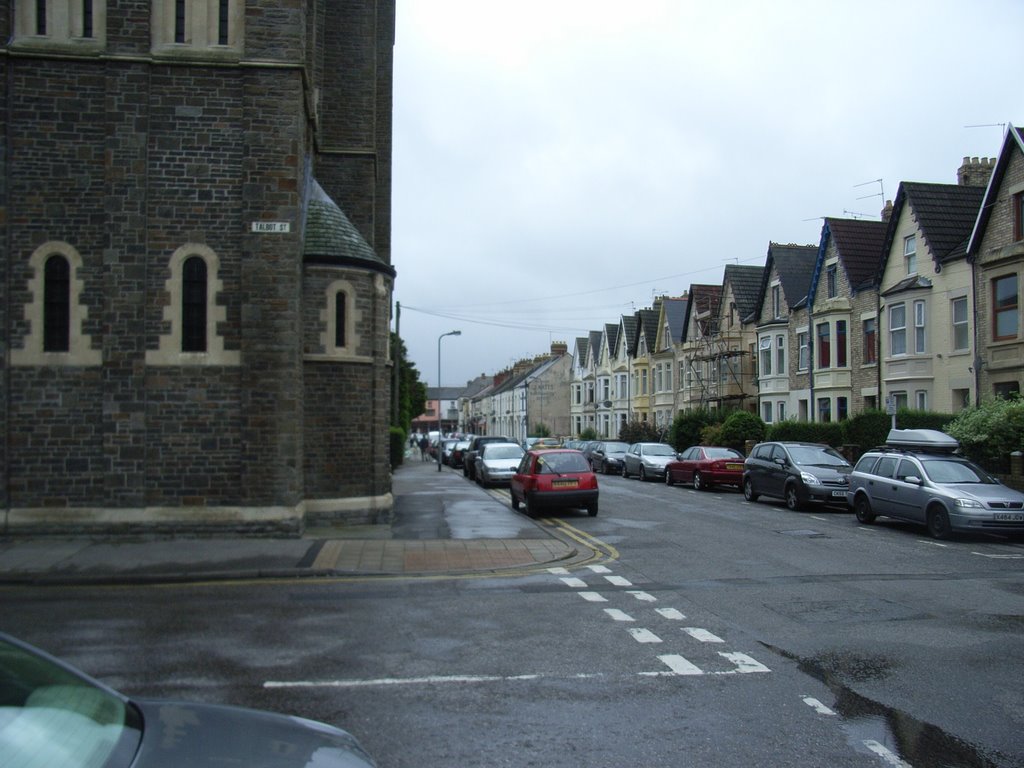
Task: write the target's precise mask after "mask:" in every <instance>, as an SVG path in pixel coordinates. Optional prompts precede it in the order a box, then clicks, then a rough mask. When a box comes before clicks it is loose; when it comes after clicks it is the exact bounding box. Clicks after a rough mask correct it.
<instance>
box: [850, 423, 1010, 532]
mask: <svg viewBox="0 0 1024 768" xmlns="http://www.w3.org/2000/svg"><path fill="white" fill-rule="evenodd" d="M956 447H957V442H956V440H955V439H953V438H952V437H950V436H949V435H947V434H945V433H944V432H938V431H937V430H931V429H913V430H911V429H894V430H892V431H891V432H890V433H889V438H888V440H887V442H886V445H884V446H882V447H880V448H875V449H873V450H871V451H868V452H867V453H865V454H864V455H863V456H861V458H860V460H859V461H858V462H857V465H856V466H855V467H854V469H853V473H852V474H851V475H850V489H849V491H848V493H847V502H848V503H849V505H850V506H851V507H853V511H854V512H855V513H856V515H857V520H858V521H860V522H861V523H863V524H865V525H868V524H870V523H873V522H874V521H875V518H876V517H877V516H885V517H892V518H896V519H898V520H906V521H908V522H912V523H920V524H921V525H924V526H926V527H927V529H928V533H930V534H931V535H932V536H933V537H934V538H936V539H944V538H947V537H948V536H949V535H950V534H951V533H953V532H955V531H963V532H975V533H978V532H998V533H1024V493H1021V492H1020V491H1016V490H1014V489H1012V488H1009V487H1007V486H1005V485H1003V484H1002V483H1001V482H999V480H997V479H996V478H994V477H993V476H992V475H990V474H989V473H988V472H986V471H985V470H983V469H982V468H981V467H979V466H978V465H977V464H974V463H973V462H971V461H968V460H967V459H965V458H963V457H962V456H959V455H956V454H955V453H953V451H954V450H955V449H956Z"/></svg>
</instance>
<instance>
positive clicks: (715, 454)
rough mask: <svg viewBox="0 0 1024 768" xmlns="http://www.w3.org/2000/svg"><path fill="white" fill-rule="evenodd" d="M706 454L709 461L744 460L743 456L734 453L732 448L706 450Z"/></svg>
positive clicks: (736, 452) (737, 452)
mask: <svg viewBox="0 0 1024 768" xmlns="http://www.w3.org/2000/svg"><path fill="white" fill-rule="evenodd" d="M704 452H705V453H706V454H707V456H708V458H709V459H742V458H743V454H742V453H740V452H739V451H734V450H733V449H732V448H705V449H704Z"/></svg>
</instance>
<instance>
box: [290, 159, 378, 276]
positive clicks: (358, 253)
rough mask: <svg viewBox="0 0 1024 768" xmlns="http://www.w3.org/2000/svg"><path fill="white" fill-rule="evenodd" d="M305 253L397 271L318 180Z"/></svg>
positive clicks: (308, 204)
mask: <svg viewBox="0 0 1024 768" xmlns="http://www.w3.org/2000/svg"><path fill="white" fill-rule="evenodd" d="M305 214H306V220H305V223H304V227H303V243H302V255H303V256H304V257H305V258H307V259H309V258H316V257H320V258H327V259H330V260H332V261H333V260H341V261H344V262H347V263H353V262H354V263H362V264H364V265H365V266H367V267H370V268H372V269H374V270H375V271H378V272H387V273H388V274H391V275H394V273H395V271H394V269H393V268H392V267H391V265H390V264H388V263H386V262H385V261H384V260H383V259H381V258H380V257H379V256H378V255H377V254H376V252H375V251H374V250H373V248H371V247H370V244H369V243H367V242H366V240H365V239H364V238H363V236H362V235H361V234H360V233H359V230H358V229H356V227H355V225H353V224H352V222H351V221H349V218H348V216H346V215H345V212H344V211H342V210H341V208H339V207H338V205H337V203H335V202H334V201H333V200H332V199H331V198H330V196H329V195H328V194H327V193H326V192H325V191H324V189H323V187H321V186H320V185H319V184H318V183H317V182H316V180H315V179H314V180H311V181H310V188H309V195H308V196H307V198H306V211H305Z"/></svg>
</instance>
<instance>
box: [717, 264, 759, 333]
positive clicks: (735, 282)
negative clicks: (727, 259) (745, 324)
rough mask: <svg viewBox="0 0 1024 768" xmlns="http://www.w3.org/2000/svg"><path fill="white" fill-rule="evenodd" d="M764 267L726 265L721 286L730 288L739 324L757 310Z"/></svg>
mask: <svg viewBox="0 0 1024 768" xmlns="http://www.w3.org/2000/svg"><path fill="white" fill-rule="evenodd" d="M763 277H764V267H758V266H756V265H749V264H726V265H725V275H724V277H723V278H722V284H723V286H724V285H725V284H729V285H730V286H731V288H732V300H733V301H734V302H735V303H736V313H737V315H739V318H740V322H742V321H743V318H745V317H747V316H748V315H750V314H751V313H752V312H754V311H755V310H756V309H757V303H758V296H759V295H760V291H761V282H762V278H763Z"/></svg>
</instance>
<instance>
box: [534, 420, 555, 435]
mask: <svg viewBox="0 0 1024 768" xmlns="http://www.w3.org/2000/svg"><path fill="white" fill-rule="evenodd" d="M530 437H551V430H550V429H549V428H548V425H547V424H545V423H544V422H541V421H538V422H537V423H536V424H534V425H533V432H531V433H530Z"/></svg>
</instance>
